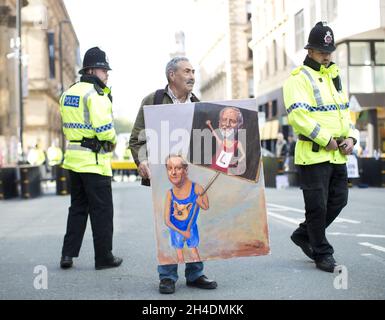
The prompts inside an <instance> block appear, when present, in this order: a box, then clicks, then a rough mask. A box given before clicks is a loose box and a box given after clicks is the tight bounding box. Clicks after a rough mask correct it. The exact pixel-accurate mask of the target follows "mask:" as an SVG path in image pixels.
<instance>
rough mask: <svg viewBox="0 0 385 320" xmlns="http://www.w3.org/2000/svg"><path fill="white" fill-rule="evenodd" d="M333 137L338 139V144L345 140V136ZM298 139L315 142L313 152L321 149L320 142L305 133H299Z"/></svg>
mask: <svg viewBox="0 0 385 320" xmlns="http://www.w3.org/2000/svg"><path fill="white" fill-rule="evenodd" d="M333 139H334V140H336V141H337V143H338V145H340V144H341V143H342V141H344V140H345V138H344V137H338V138H333ZM298 140H301V141H309V142H313V147H312V151H313V152H318V151H319V149H320V145H319V144H318V143H316V142H314V141H313V140H312V139H310V138H308V137H306V136H304V135H303V134H300V135H298Z"/></svg>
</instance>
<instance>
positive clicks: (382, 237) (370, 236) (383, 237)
mask: <svg viewBox="0 0 385 320" xmlns="http://www.w3.org/2000/svg"><path fill="white" fill-rule="evenodd" d="M328 235H331V236H352V237H358V238H378V239H385V235H383V234H365V233H359V234H356V233H345V232H328Z"/></svg>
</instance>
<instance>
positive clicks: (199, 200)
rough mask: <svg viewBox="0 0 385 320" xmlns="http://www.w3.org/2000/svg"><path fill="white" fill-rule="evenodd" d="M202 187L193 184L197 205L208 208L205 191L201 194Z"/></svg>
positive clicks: (207, 198) (204, 208)
mask: <svg viewBox="0 0 385 320" xmlns="http://www.w3.org/2000/svg"><path fill="white" fill-rule="evenodd" d="M203 191H204V190H203V188H202V186H200V185H199V184H196V185H195V193H196V194H197V195H198V198H197V200H196V201H197V205H198V206H199V207H200V208H202V209H203V210H208V209H209V207H210V206H209V197H208V196H207V193H205V194H204V195H203V196H201V194H202V193H203Z"/></svg>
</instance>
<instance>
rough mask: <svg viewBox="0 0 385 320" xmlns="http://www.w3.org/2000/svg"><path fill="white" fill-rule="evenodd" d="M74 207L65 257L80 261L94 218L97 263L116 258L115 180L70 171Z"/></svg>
mask: <svg viewBox="0 0 385 320" xmlns="http://www.w3.org/2000/svg"><path fill="white" fill-rule="evenodd" d="M70 179H71V207H70V208H69V212H68V220H67V232H66V235H65V236H64V243H63V249H62V256H69V257H78V256H79V251H80V248H81V245H82V242H83V236H84V232H85V230H86V226H87V219H88V214H89V215H90V220H91V227H92V236H93V240H94V250H95V262H96V263H105V262H106V261H108V260H109V259H111V258H112V235H113V203H112V189H111V177H106V176H102V175H98V174H93V173H77V172H73V171H70Z"/></svg>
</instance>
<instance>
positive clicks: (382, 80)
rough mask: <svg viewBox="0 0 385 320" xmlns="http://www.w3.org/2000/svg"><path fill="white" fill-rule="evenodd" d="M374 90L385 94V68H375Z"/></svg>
mask: <svg viewBox="0 0 385 320" xmlns="http://www.w3.org/2000/svg"><path fill="white" fill-rule="evenodd" d="M374 90H375V91H376V92H385V66H376V67H374Z"/></svg>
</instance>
